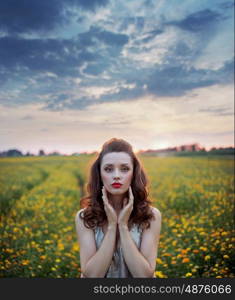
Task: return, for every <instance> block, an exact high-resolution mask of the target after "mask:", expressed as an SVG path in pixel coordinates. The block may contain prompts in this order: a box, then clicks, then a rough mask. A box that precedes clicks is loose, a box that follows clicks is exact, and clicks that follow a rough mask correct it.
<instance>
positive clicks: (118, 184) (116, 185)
mask: <svg viewBox="0 0 235 300" xmlns="http://www.w3.org/2000/svg"><path fill="white" fill-rule="evenodd" d="M121 186H122V184H120V183H113V184H112V187H114V188H115V189H119V188H120V187H121Z"/></svg>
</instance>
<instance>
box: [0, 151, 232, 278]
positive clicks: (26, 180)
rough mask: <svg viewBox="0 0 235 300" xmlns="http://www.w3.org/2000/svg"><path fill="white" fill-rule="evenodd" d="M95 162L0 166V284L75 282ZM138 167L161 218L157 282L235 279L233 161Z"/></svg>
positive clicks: (158, 160)
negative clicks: (83, 202) (84, 199)
mask: <svg viewBox="0 0 235 300" xmlns="http://www.w3.org/2000/svg"><path fill="white" fill-rule="evenodd" d="M92 159H93V156H90V155H81V156H78V157H24V158H1V159H0V211H1V214H0V277H53V278H74V277H80V264H79V245H78V243H77V236H76V231H75V223H74V218H75V214H76V212H77V211H78V210H79V209H80V207H79V200H80V197H81V196H82V195H84V192H85V191H86V185H85V184H86V182H87V178H88V170H89V166H90V165H91V162H92ZM140 160H141V161H142V162H143V165H144V168H145V170H146V173H147V175H148V178H149V182H150V183H149V195H150V199H151V200H152V201H153V205H154V206H156V207H157V208H158V209H159V210H160V211H161V213H162V229H161V236H160V244H159V249H158V256H157V257H158V258H157V261H156V262H157V264H156V277H160V278H173V277H178V278H179V277H218V278H222V277H235V272H234V265H235V256H234V252H235V251H234V241H235V238H234V223H233V218H234V215H233V213H234V170H233V168H234V160H233V158H229V157H223V158H216V157H140Z"/></svg>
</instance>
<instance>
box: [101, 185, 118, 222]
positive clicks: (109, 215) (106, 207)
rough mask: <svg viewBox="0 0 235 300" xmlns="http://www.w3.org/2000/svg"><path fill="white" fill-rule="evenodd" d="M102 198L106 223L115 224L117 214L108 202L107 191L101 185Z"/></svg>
mask: <svg viewBox="0 0 235 300" xmlns="http://www.w3.org/2000/svg"><path fill="white" fill-rule="evenodd" d="M102 199H103V203H104V210H105V213H106V216H107V219H108V225H117V214H116V212H115V210H114V208H113V207H112V205H111V204H110V203H109V200H108V196H107V191H106V189H105V187H104V186H103V187H102Z"/></svg>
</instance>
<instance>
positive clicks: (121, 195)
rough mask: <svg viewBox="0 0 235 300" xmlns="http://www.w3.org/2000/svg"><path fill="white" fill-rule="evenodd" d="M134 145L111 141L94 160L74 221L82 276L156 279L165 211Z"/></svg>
mask: <svg viewBox="0 0 235 300" xmlns="http://www.w3.org/2000/svg"><path fill="white" fill-rule="evenodd" d="M146 185H147V177H146V175H145V172H144V170H143V167H142V166H141V164H140V162H139V160H138V158H137V157H136V155H135V154H134V152H133V150H132V146H131V145H130V144H129V143H127V142H126V141H124V140H122V139H117V138H113V139H111V140H109V141H107V142H106V143H105V144H104V145H103V147H102V150H101V152H100V154H99V155H98V158H97V159H96V160H95V161H94V163H93V165H92V167H91V172H90V178H89V182H88V185H87V188H88V192H89V194H90V195H89V196H87V197H85V198H83V199H81V207H82V209H81V210H80V211H78V212H77V214H76V217H75V223H76V230H77V236H78V243H79V246H80V263H81V273H82V275H81V277H116V278H121V277H142V278H143V277H155V276H154V272H155V267H156V257H157V250H158V243H159V237H160V230H161V213H160V211H159V210H158V209H157V208H154V207H152V206H150V203H151V202H150V201H149V200H148V198H147V197H148V193H147V191H146Z"/></svg>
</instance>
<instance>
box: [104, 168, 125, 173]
mask: <svg viewBox="0 0 235 300" xmlns="http://www.w3.org/2000/svg"><path fill="white" fill-rule="evenodd" d="M104 170H105V171H106V172H110V171H112V169H111V168H105V169H104ZM122 171H125V172H127V171H129V168H123V169H122Z"/></svg>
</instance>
